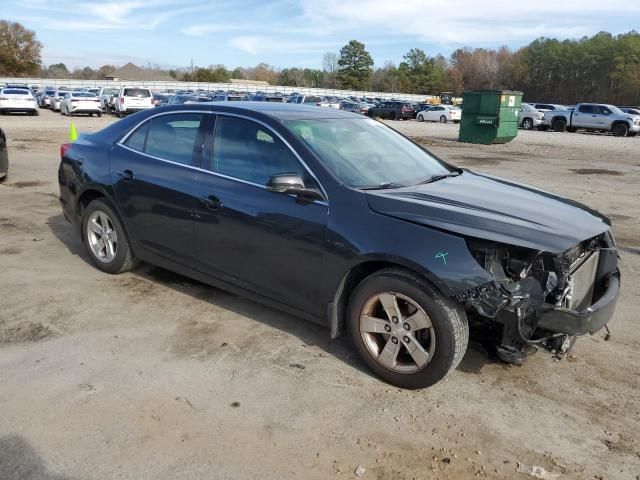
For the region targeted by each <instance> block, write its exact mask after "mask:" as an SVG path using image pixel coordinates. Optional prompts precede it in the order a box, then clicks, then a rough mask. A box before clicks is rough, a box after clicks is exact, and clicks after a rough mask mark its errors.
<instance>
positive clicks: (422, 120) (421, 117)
mask: <svg viewBox="0 0 640 480" xmlns="http://www.w3.org/2000/svg"><path fill="white" fill-rule="evenodd" d="M416 119H417V120H418V121H419V122H424V117H423V116H422V115H418V117H417V118H416Z"/></svg>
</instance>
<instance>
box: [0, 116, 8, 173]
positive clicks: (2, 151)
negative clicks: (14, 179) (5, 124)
mask: <svg viewBox="0 0 640 480" xmlns="http://www.w3.org/2000/svg"><path fill="white" fill-rule="evenodd" d="M8 174H9V153H8V152H7V136H6V135H5V133H4V130H2V128H0V182H1V181H3V180H4V179H5V178H7V175H8Z"/></svg>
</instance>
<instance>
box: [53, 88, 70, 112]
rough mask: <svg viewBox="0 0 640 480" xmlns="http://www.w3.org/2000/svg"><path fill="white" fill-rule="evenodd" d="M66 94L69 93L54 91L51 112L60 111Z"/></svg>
mask: <svg viewBox="0 0 640 480" xmlns="http://www.w3.org/2000/svg"><path fill="white" fill-rule="evenodd" d="M65 93H67V92H66V91H65V90H54V92H53V95H52V96H51V110H53V111H54V112H59V111H60V104H61V103H62V99H63V98H64V95H65Z"/></svg>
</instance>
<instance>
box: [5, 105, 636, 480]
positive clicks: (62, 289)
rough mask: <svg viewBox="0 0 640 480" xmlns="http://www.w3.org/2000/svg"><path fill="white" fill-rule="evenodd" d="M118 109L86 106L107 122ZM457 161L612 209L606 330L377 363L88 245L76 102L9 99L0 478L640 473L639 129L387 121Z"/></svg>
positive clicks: (308, 327)
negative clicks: (424, 360) (61, 104)
mask: <svg viewBox="0 0 640 480" xmlns="http://www.w3.org/2000/svg"><path fill="white" fill-rule="evenodd" d="M112 121H114V119H113V118H111V117H104V118H102V119H98V118H77V119H75V122H76V124H77V126H78V129H79V130H80V131H95V130H98V129H99V128H101V127H103V126H105V125H106V124H108V123H109V122H112ZM393 125H394V126H396V127H397V128H398V129H400V130H401V131H403V132H404V133H407V134H409V135H410V136H412V137H416V138H418V139H419V140H420V141H421V142H423V143H424V144H426V145H428V146H429V148H431V149H432V150H433V151H434V152H435V153H436V154H438V155H439V156H441V157H442V158H444V159H447V160H449V161H450V162H452V163H454V164H457V165H459V166H464V167H468V168H472V169H477V170H479V171H484V172H489V173H492V174H496V175H500V176H505V177H508V178H513V179H516V180H518V181H521V182H525V183H528V184H532V185H535V186H537V187H539V188H542V189H545V190H549V191H552V192H557V193H560V194H562V195H565V196H568V197H571V198H573V199H575V200H579V201H582V202H585V203H587V204H589V205H591V206H593V207H595V208H597V209H599V210H601V211H602V212H603V213H606V214H607V215H610V216H611V218H612V219H613V222H614V227H615V234H616V237H617V240H618V243H619V245H620V246H621V258H622V262H621V268H622V273H623V293H622V298H621V301H620V303H619V306H618V310H617V312H616V315H615V317H614V319H613V321H612V322H611V328H612V333H613V335H612V338H611V340H610V341H608V342H605V341H604V337H603V335H602V334H597V335H595V336H593V337H587V338H583V339H581V340H580V341H579V342H578V344H577V346H576V348H575V350H574V355H573V357H571V358H570V359H568V360H565V361H561V362H556V361H554V360H553V359H552V358H551V357H550V356H548V355H546V354H543V353H538V354H537V355H535V356H533V357H532V358H531V359H530V360H529V361H528V362H527V363H526V364H525V365H524V366H523V367H519V368H518V367H509V366H505V365H503V364H500V363H496V362H494V361H492V360H491V359H490V358H489V357H488V355H487V352H486V351H484V350H483V349H482V347H480V346H479V345H477V344H475V343H472V344H471V345H470V348H469V350H468V352H467V354H466V356H465V358H464V360H463V362H462V364H461V365H460V367H459V368H458V369H457V371H455V372H453V374H452V375H451V376H450V377H448V378H447V379H446V380H445V381H443V382H441V383H439V384H438V385H436V386H434V387H432V388H430V389H428V390H422V391H414V392H412V391H403V390H398V389H397V388H393V387H390V386H389V385H387V384H384V383H382V382H381V381H379V380H378V379H376V378H374V377H372V376H371V375H370V374H369V373H368V371H367V370H366V368H365V367H364V365H363V364H362V362H361V361H360V360H359V359H358V358H357V356H356V355H355V353H354V352H352V351H351V349H350V347H349V345H348V343H347V342H346V340H345V339H339V340H336V341H330V340H329V339H328V332H327V331H326V330H323V329H322V328H320V327H317V326H315V325H312V324H309V323H306V322H305V321H303V320H299V319H297V318H294V317H291V316H288V315H285V314H283V313H281V312H279V311H275V310H271V309H269V308H266V307H263V306H261V305H258V304H255V303H252V302H251V301H248V300H245V299H243V298H239V297H236V296H234V295H231V294H228V293H225V292H223V291H220V290H216V289H214V288H210V287H208V286H205V285H202V284H200V283H198V282H194V281H191V280H189V279H186V278H183V277H181V276H178V275H175V274H173V273H170V272H167V271H165V270H161V269H158V268H154V267H151V266H148V265H147V266H142V267H141V268H140V269H138V270H136V271H134V272H131V273H127V274H123V275H119V276H110V275H107V274H104V273H101V272H100V271H98V270H97V269H96V268H94V267H92V266H91V265H90V262H89V259H88V256H87V254H86V253H85V251H84V249H83V246H82V244H81V243H80V241H79V240H78V239H77V238H76V237H75V235H74V232H73V229H72V227H71V226H70V225H69V224H68V223H66V221H65V220H64V218H63V217H62V215H61V210H60V207H59V204H58V199H57V196H58V186H57V167H58V162H59V145H60V144H61V143H63V142H64V141H65V140H66V138H67V132H68V128H69V119H68V118H66V117H60V116H59V115H57V114H53V113H52V112H49V111H44V112H42V114H41V115H40V116H39V117H26V116H24V117H22V116H15V117H14V116H12V117H0V126H2V127H3V128H4V129H5V130H6V133H7V137H8V139H9V150H10V151H9V154H10V162H11V167H10V168H11V170H10V173H9V177H8V178H7V179H6V181H5V182H4V183H3V184H2V185H0V302H1V304H0V479H2V480H72V479H73V480H76V479H77V480H80V479H106V478H119V479H135V480H139V479H203V478H207V479H252V478H256V479H282V478H300V479H305V480H307V479H327V478H335V479H349V478H357V477H356V475H355V473H354V471H355V469H356V467H358V466H359V465H362V466H363V467H364V468H366V471H365V473H364V474H363V475H362V477H361V478H364V479H389V480H390V479H409V480H411V479H463V480H464V479H471V478H478V477H481V478H491V479H518V478H522V479H523V480H525V479H526V478H532V477H527V476H526V475H525V474H522V473H516V469H517V465H518V462H522V463H527V464H535V465H539V466H542V467H544V468H545V469H546V470H548V471H550V472H552V473H556V474H558V475H559V477H558V478H561V479H616V480H617V479H631V480H638V479H640V433H639V432H640V352H639V347H640V329H639V327H640V325H639V322H638V312H639V311H640V222H639V221H638V218H637V210H638V206H640V139H638V138H635V139H632V138H613V137H609V136H602V135H589V134H569V133H565V134H560V133H550V132H520V134H519V136H518V138H517V139H516V140H515V141H514V142H512V143H510V144H507V145H497V146H477V145H467V144H459V143H457V142H455V138H456V136H457V126H454V125H439V124H419V123H417V122H393Z"/></svg>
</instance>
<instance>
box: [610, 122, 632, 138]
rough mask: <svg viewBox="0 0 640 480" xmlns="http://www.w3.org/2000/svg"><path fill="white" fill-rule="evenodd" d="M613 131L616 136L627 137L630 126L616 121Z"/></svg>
mask: <svg viewBox="0 0 640 480" xmlns="http://www.w3.org/2000/svg"><path fill="white" fill-rule="evenodd" d="M611 131H612V132H613V135H614V136H615V137H626V136H627V133H629V127H628V126H627V124H625V123H616V124H615V125H614V126H613V128H611Z"/></svg>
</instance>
